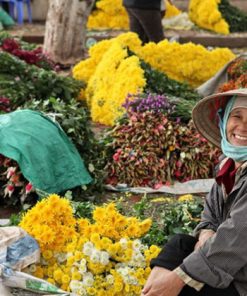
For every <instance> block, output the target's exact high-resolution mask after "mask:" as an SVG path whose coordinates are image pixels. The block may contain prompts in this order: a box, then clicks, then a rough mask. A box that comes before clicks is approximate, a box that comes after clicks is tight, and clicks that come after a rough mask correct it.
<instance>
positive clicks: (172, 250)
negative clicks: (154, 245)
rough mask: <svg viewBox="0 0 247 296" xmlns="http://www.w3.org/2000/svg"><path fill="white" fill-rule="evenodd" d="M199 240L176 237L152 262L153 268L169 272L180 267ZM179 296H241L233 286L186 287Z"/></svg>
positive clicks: (185, 235) (179, 235)
mask: <svg viewBox="0 0 247 296" xmlns="http://www.w3.org/2000/svg"><path fill="white" fill-rule="evenodd" d="M196 242H197V239H196V238H195V237H193V236H190V235H187V234H177V235H174V236H173V237H172V238H171V239H170V240H169V241H168V242H167V243H166V244H165V246H164V248H163V249H162V250H161V252H160V254H159V255H158V256H157V258H155V259H153V260H152V261H151V264H150V265H151V267H154V266H159V267H163V268H166V269H168V270H173V269H175V268H176V267H178V266H179V265H180V264H181V263H182V262H183V260H184V258H186V257H187V256H189V255H190V253H192V252H193V251H194V246H195V244H196ZM179 296H239V294H238V292H237V291H236V289H235V288H234V286H233V285H230V286H229V287H228V288H226V289H216V288H213V287H210V286H208V285H205V286H204V287H203V288H202V289H201V291H199V292H198V291H196V290H195V289H194V288H191V287H189V286H185V287H184V288H183V290H182V291H181V293H180V294H179Z"/></svg>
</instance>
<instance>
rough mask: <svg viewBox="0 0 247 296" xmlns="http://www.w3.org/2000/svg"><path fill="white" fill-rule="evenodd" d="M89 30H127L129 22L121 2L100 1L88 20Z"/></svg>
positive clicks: (120, 0)
mask: <svg viewBox="0 0 247 296" xmlns="http://www.w3.org/2000/svg"><path fill="white" fill-rule="evenodd" d="M87 27H88V28H89V29H128V27H129V21H128V16H127V12H126V10H125V8H124V7H123V5H122V0H100V1H97V2H96V10H94V11H93V12H92V14H91V15H90V16H89V18H88V23H87Z"/></svg>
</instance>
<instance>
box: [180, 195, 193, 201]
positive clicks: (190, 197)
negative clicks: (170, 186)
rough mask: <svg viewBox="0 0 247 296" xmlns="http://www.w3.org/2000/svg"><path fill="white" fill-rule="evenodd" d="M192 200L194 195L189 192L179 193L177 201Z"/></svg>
mask: <svg viewBox="0 0 247 296" xmlns="http://www.w3.org/2000/svg"><path fill="white" fill-rule="evenodd" d="M193 200H194V197H193V195H191V194H185V195H181V196H179V198H178V201H180V202H185V201H193Z"/></svg>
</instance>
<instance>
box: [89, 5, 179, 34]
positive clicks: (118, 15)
mask: <svg viewBox="0 0 247 296" xmlns="http://www.w3.org/2000/svg"><path fill="white" fill-rule="evenodd" d="M180 13H181V11H180V10H179V9H178V8H177V7H176V6H174V5H172V4H170V3H169V2H168V1H166V15H165V17H166V18H170V17H173V16H176V15H178V14H180ZM87 27H88V28H89V29H128V28H129V21H128V15H127V12H126V9H125V8H124V7H123V5H122V0H100V1H97V2H96V10H95V11H93V12H92V14H91V15H90V16H89V18H88V23H87Z"/></svg>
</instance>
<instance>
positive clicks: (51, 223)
mask: <svg viewBox="0 0 247 296" xmlns="http://www.w3.org/2000/svg"><path fill="white" fill-rule="evenodd" d="M151 223H152V221H151V220H150V219H145V220H143V221H141V220H139V219H137V218H136V217H126V216H123V215H122V214H120V213H119V212H118V211H117V209H116V206H115V205H114V204H113V203H110V204H108V205H106V206H102V207H96V208H95V210H94V211H93V219H92V221H90V220H88V219H86V218H80V219H76V218H75V217H74V216H73V211H72V207H71V206H70V203H69V201H68V200H66V199H64V198H60V197H59V196H57V195H54V194H53V195H50V196H49V197H48V198H45V199H43V200H42V201H40V202H38V203H37V204H36V206H34V207H33V208H32V209H31V210H29V211H28V212H27V213H26V214H25V215H24V216H23V218H22V220H21V222H20V224H19V226H20V227H22V228H23V229H24V230H26V231H27V232H28V233H29V234H30V235H31V236H33V237H34V238H35V239H36V240H37V242H38V243H39V245H40V248H41V255H42V258H41V262H40V264H36V265H31V266H30V267H28V268H27V269H26V270H25V272H28V273H31V274H32V275H34V276H36V277H39V278H43V279H45V280H47V281H48V282H50V283H52V284H55V285H57V286H58V287H60V288H61V289H62V290H65V291H71V292H73V293H74V294H75V295H78V296H81V295H85V296H87V295H92V296H93V295H95V296H96V295H102V296H103V295H140V293H141V290H142V288H143V286H144V283H145V281H146V279H147V277H148V275H149V273H150V271H151V269H150V267H149V263H150V260H151V259H152V258H154V257H156V256H157V255H158V253H159V251H160V248H159V247H157V246H155V245H152V246H150V247H148V246H146V245H144V244H142V242H141V241H140V238H141V237H142V236H143V235H144V234H145V233H147V232H148V230H149V229H150V226H151Z"/></svg>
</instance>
